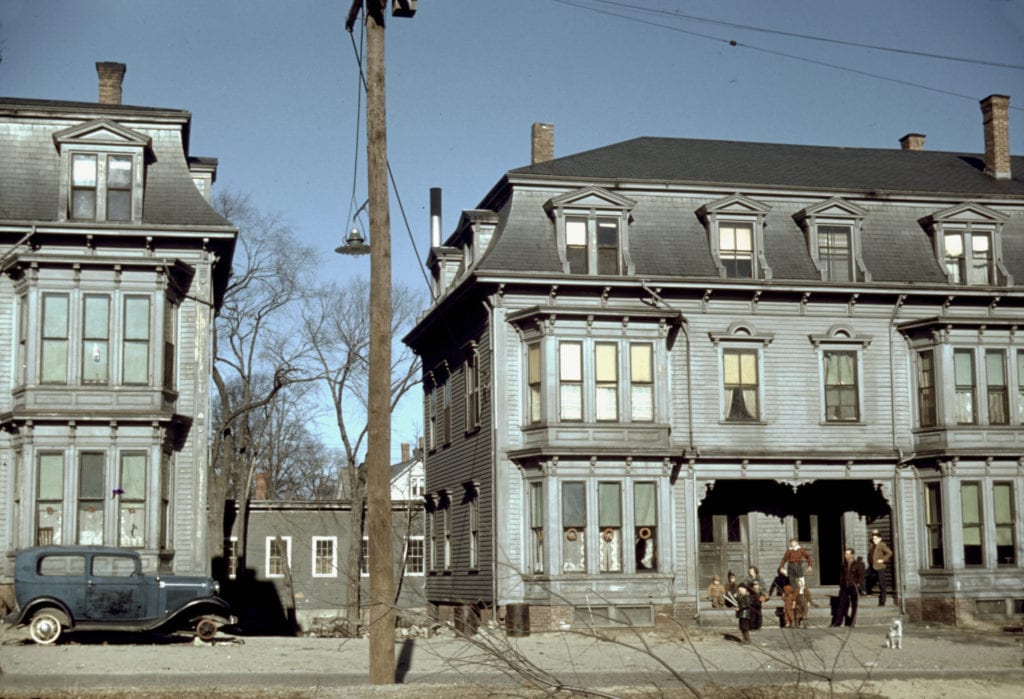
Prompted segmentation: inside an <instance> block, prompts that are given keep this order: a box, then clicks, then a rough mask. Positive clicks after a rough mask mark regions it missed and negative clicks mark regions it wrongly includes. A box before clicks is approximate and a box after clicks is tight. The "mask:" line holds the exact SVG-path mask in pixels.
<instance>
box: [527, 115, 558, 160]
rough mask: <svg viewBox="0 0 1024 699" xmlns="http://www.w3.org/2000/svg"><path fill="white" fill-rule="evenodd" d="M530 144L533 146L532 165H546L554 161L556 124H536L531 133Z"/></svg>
mask: <svg viewBox="0 0 1024 699" xmlns="http://www.w3.org/2000/svg"><path fill="white" fill-rule="evenodd" d="M530 142H531V145H532V146H533V149H532V154H531V155H532V158H531V160H530V164H531V165H536V164H537V163H544V162H547V161H548V160H553V159H554V157H555V126H554V124H541V123H540V122H536V123H534V125H533V130H532V132H531V133H530Z"/></svg>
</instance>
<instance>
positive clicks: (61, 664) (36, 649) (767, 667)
mask: <svg viewBox="0 0 1024 699" xmlns="http://www.w3.org/2000/svg"><path fill="white" fill-rule="evenodd" d="M688 632H689V633H690V636H689V638H688V639H684V638H683V637H682V636H681V635H678V634H677V635H675V636H668V635H663V634H654V633H651V634H644V635H642V636H640V637H637V636H635V635H632V634H629V633H621V632H620V633H619V634H618V635H617V636H616V638H615V639H614V640H600V639H597V638H595V637H593V636H591V635H588V634H578V633H573V632H566V633H535V634H533V635H531V636H528V637H524V638H506V637H505V635H504V634H503V633H500V632H498V631H495V630H490V631H488V630H485V631H484V632H483V633H481V634H478V635H477V636H476V637H474V638H472V639H469V640H465V639H458V638H454V637H452V636H448V635H444V636H435V637H433V638H429V639H427V638H422V639H411V640H408V641H405V642H404V643H399V644H397V645H396V657H397V661H398V666H399V670H398V675H399V680H400V682H401V683H402V685H403V686H404V687H405V688H407V689H408V691H409V693H408V694H404V695H403V694H401V691H402V690H401V689H400V688H393V695H394V696H414V695H418V696H422V695H423V694H424V693H426V692H431V693H434V694H436V695H437V696H453V695H454V696H477V695H476V694H474V693H472V691H470V690H471V689H474V688H479V687H504V688H506V689H508V688H511V687H514V686H517V685H518V686H526V687H532V688H542V687H544V686H545V684H546V683H548V682H550V683H552V684H559V685H562V686H566V685H568V686H576V687H591V688H594V687H602V688H614V687H630V688H632V689H633V690H634V691H635V690H639V689H642V688H649V689H651V688H654V687H660V688H663V689H665V688H668V689H669V690H673V689H680V690H681V689H682V687H683V686H684V685H685V684H686V683H692V684H693V685H695V686H701V687H703V686H707V685H709V684H710V685H745V686H751V685H759V686H764V685H773V686H776V687H777V688H782V687H786V686H790V685H791V686H794V687H795V686H796V683H797V682H800V683H801V684H807V683H815V682H822V681H824V680H826V679H827V678H831V680H832V681H835V682H841V683H842V686H843V687H845V688H846V690H847V691H853V689H852V688H858V687H859V688H860V691H866V689H867V688H869V687H870V688H872V690H871V691H872V692H873V693H875V694H876V695H879V696H885V697H908V698H909V697H913V698H914V699H920V697H923V696H928V697H937V696H938V697H941V696H946V697H961V696H965V695H976V696H982V695H983V696H985V697H986V699H993V698H994V697H995V698H998V697H1004V696H1005V697H1007V698H1009V697H1018V696H1021V695H1024V667H1022V660H1024V650H1022V643H1021V641H1022V639H1021V637H1020V634H1011V633H1006V632H975V631H963V630H959V629H953V628H948V627H934V626H928V625H924V624H910V625H907V627H906V628H905V632H904V633H905V635H904V648H903V649H902V650H890V649H887V648H884V647H883V645H884V644H883V642H884V634H883V632H882V631H881V630H880V629H877V628H868V629H860V628H854V629H850V630H846V629H829V628H822V627H815V628H811V629H778V628H774V629H763V630H761V631H758V632H754V633H753V640H754V642H753V643H752V644H751V645H749V646H745V645H741V644H739V643H737V642H736V641H734V640H731V638H730V635H731V634H730V632H728V631H725V630H724V629H723V630H719V629H704V628H693V629H689V630H688ZM26 639H27V635H26V634H24V633H23V631H22V630H13V629H7V630H5V632H4V633H3V635H2V636H0V695H2V696H4V697H21V696H40V692H39V690H44V689H51V690H52V689H58V688H62V689H64V690H68V689H71V688H74V689H75V691H76V695H78V696H95V694H93V695H90V694H88V693H84V694H83V691H85V690H89V691H95V690H97V689H100V688H107V689H119V688H121V689H123V688H128V687H131V688H136V689H137V688H141V687H144V688H159V687H164V688H165V689H170V688H171V687H173V688H175V691H176V692H178V693H180V692H183V691H187V690H188V689H190V688H192V689H196V690H202V692H203V693H205V694H208V695H209V694H217V693H220V692H228V693H229V694H228V695H230V696H236V694H230V692H240V691H241V692H242V694H243V695H248V696H258V695H262V696H277V695H276V694H274V692H275V691H276V692H280V691H284V690H285V689H287V690H290V691H298V690H300V689H301V688H305V691H315V692H316V693H317V695H318V696H342V695H344V696H367V694H365V693H364V692H369V693H373V692H374V691H380V690H375V689H372V688H368V687H367V686H366V684H365V683H366V681H367V676H368V667H369V656H368V647H369V642H368V640H367V639H342V638H282V637H248V638H230V637H223V638H218V639H216V640H215V641H214V643H212V644H203V645H197V644H195V643H193V642H191V641H189V640H187V639H186V640H181V639H175V640H173V641H154V639H145V640H144V642H140V640H139V639H138V638H132V639H121V638H118V639H116V640H113V639H112V637H107V642H106V643H102V642H89V643H84V642H76V641H75V640H74V637H73V636H69V637H68V641H67V642H65V643H62V644H60V645H57V646H51V647H47V646H36V645H34V644H32V643H31V642H30V641H27V640H26ZM86 640H88V639H86ZM645 645H646V646H647V649H646V650H645V649H644V646H645ZM822 686H827V685H822ZM431 688H435V689H431ZM335 691H337V692H338V694H333V692H335ZM266 692H271V694H266ZM353 692H355V694H353ZM394 692H398V693H394ZM133 695H137V692H133ZM669 695H675V693H674V692H673V691H670V692H669ZM153 696H157V695H153ZM160 696H163V695H160ZM167 696H170V695H167ZM680 696H682V694H680Z"/></svg>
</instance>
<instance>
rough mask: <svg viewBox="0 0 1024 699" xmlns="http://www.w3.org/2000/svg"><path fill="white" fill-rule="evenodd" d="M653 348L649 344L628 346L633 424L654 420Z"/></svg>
mask: <svg viewBox="0 0 1024 699" xmlns="http://www.w3.org/2000/svg"><path fill="white" fill-rule="evenodd" d="M652 350H653V347H652V346H651V345H650V344H649V343H639V342H634V343H631V344H630V345H629V408H630V417H631V418H632V419H633V421H634V422H650V421H652V420H654V363H653V359H652V354H653V352H652Z"/></svg>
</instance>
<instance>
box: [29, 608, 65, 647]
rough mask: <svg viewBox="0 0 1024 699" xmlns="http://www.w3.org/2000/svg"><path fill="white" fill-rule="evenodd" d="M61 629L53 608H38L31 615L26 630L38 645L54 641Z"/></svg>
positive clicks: (45, 644) (58, 636)
mask: <svg viewBox="0 0 1024 699" xmlns="http://www.w3.org/2000/svg"><path fill="white" fill-rule="evenodd" d="M61 631H62V627H61V623H60V618H59V617H58V616H57V613H56V611H55V610H53V609H40V610H39V611H38V612H36V613H35V614H33V615H32V621H31V622H30V623H29V626H28V632H29V635H31V636H32V640H33V641H35V642H36V643H38V644H40V645H44V646H47V645H50V644H52V643H56V642H57V639H58V638H60V633H61Z"/></svg>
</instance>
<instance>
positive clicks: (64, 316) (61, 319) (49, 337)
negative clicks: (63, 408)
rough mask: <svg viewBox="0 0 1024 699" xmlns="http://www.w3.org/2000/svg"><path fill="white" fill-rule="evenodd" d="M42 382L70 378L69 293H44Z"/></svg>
mask: <svg viewBox="0 0 1024 699" xmlns="http://www.w3.org/2000/svg"><path fill="white" fill-rule="evenodd" d="M42 326H43V332H42V357H41V361H40V368H39V373H40V376H39V379H40V381H41V382H42V383H67V380H68V295H67V294H43V322H42Z"/></svg>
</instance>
